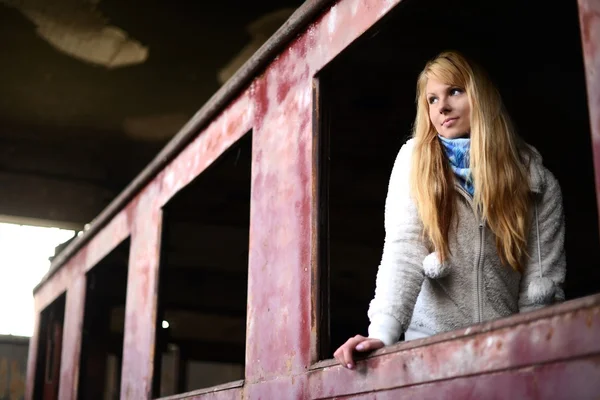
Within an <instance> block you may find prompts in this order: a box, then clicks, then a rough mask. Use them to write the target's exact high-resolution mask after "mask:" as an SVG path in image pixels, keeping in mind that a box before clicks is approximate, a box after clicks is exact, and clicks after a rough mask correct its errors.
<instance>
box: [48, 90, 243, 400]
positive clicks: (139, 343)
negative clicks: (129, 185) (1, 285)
mask: <svg viewBox="0 0 600 400" xmlns="http://www.w3.org/2000/svg"><path fill="white" fill-rule="evenodd" d="M252 112H253V110H252V105H251V104H250V103H249V101H248V96H247V94H243V95H241V96H240V97H239V98H238V100H237V101H236V102H235V103H234V104H232V105H231V106H230V108H228V109H227V110H225V111H224V112H223V113H221V114H220V115H219V117H218V118H217V119H216V120H215V121H214V122H213V123H212V124H210V125H209V126H208V127H207V128H206V130H205V131H203V132H202V133H201V134H200V135H199V136H198V137H197V138H196V139H195V140H194V141H193V142H192V143H190V144H189V146H188V147H187V148H186V149H185V150H184V151H183V152H182V153H181V154H180V155H179V156H178V157H177V158H175V159H174V160H173V161H172V162H171V163H170V164H169V165H168V166H167V167H166V168H165V170H164V171H163V172H162V173H160V174H159V175H158V176H157V177H156V179H155V180H154V181H153V182H152V183H151V184H149V185H148V186H147V187H146V188H145V189H144V190H143V191H142V192H141V193H140V194H139V195H138V197H137V198H136V199H135V200H134V201H133V202H132V204H130V208H129V213H128V215H130V221H131V224H132V225H131V232H132V245H131V254H130V261H129V277H128V284H127V305H126V319H125V339H124V343H125V346H124V352H123V373H122V383H121V396H122V397H123V398H136V399H137V398H140V399H141V398H148V397H149V396H150V392H151V387H152V373H153V365H152V364H153V361H154V341H155V329H156V313H157V309H156V307H157V303H156V302H157V295H158V268H159V260H160V236H161V226H162V214H161V209H162V206H164V204H165V203H166V202H167V201H168V200H169V199H170V198H171V197H172V196H173V195H175V194H176V193H177V192H178V191H179V190H181V189H182V188H184V187H185V185H187V184H188V183H189V182H191V181H192V180H193V179H194V178H195V177H197V176H198V175H199V174H200V173H201V172H202V171H204V169H205V168H207V167H208V166H209V165H210V164H211V163H212V162H213V161H215V160H216V159H217V158H218V157H219V155H221V154H222V153H223V152H224V151H225V150H227V149H228V148H229V147H230V146H231V145H232V144H233V143H235V142H236V141H237V140H238V139H239V138H241V137H242V136H243V135H244V134H245V133H247V132H248V131H249V130H250V128H251V126H252V125H251V122H252ZM58 273H60V271H59V272H58Z"/></svg>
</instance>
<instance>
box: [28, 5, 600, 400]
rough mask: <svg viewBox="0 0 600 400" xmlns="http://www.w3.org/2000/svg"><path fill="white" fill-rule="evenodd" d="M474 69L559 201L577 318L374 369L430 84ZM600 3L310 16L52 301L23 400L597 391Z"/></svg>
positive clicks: (102, 225) (396, 351)
mask: <svg viewBox="0 0 600 400" xmlns="http://www.w3.org/2000/svg"><path fill="white" fill-rule="evenodd" d="M448 48H453V49H458V50H462V51H463V52H465V53H468V54H469V55H471V56H472V57H474V58H476V59H478V61H480V62H481V63H482V64H483V65H484V66H485V67H486V68H487V69H488V71H490V74H491V75H492V78H493V79H494V80H495V81H496V83H497V84H498V86H499V88H500V90H501V92H502V94H503V97H504V99H505V101H506V104H507V107H508V108H509V110H510V112H511V114H512V115H513V116H514V118H515V121H516V124H517V126H518V127H519V131H520V133H521V135H522V136H523V137H524V138H525V139H526V140H527V141H528V142H530V143H532V144H533V145H535V146H536V147H537V148H538V149H539V150H540V152H541V153H542V155H543V156H544V159H545V163H546V164H547V165H548V167H549V168H550V169H551V170H552V171H553V172H554V173H555V175H556V176H557V178H558V179H559V181H560V183H561V186H562V188H563V192H564V194H563V196H564V202H565V213H566V220H567V243H566V247H567V264H568V273H567V274H568V275H567V281H566V284H565V289H566V293H567V297H568V301H567V302H565V303H563V304H560V305H556V306H552V307H548V308H545V309H542V310H538V311H535V312H531V313H523V314H519V315H515V316H513V317H510V318H506V319H502V320H497V321H491V322H486V323H482V324H478V325H474V326H471V327H468V328H464V329H460V330H457V331H453V332H447V333H443V334H440V335H436V336H433V337H430V338H426V339H420V340H414V341H408V342H399V343H397V344H396V345H393V346H389V347H386V348H384V349H381V350H379V351H377V352H375V353H373V354H370V355H368V356H367V357H365V358H364V359H362V360H360V361H359V362H358V365H357V368H356V370H347V369H344V368H341V367H340V366H338V365H336V363H335V362H334V361H332V360H331V356H332V353H333V349H334V348H335V347H336V346H337V345H339V344H340V343H341V342H342V341H343V340H344V339H345V338H346V337H348V336H349V335H352V334H355V333H364V332H365V330H366V327H367V319H366V308H367V306H368V302H369V300H370V297H371V296H372V294H373V287H374V283H375V273H376V269H377V265H378V261H379V260H378V258H379V257H380V252H381V247H382V243H383V202H384V199H385V191H386V189H387V187H386V185H387V179H388V176H389V172H390V170H391V166H392V163H393V160H394V157H395V155H396V153H397V151H398V149H399V147H400V146H401V144H402V141H403V140H404V138H405V137H406V136H407V135H408V133H409V132H410V126H411V121H412V119H413V117H414V110H415V109H414V107H415V106H414V93H415V83H416V76H417V74H418V72H419V71H420V69H421V68H422V67H423V65H424V63H425V61H426V60H427V59H429V58H431V57H433V56H434V55H435V54H437V53H438V52H439V51H441V50H445V49H448ZM598 193H600V0H579V3H577V2H575V1H565V2H557V3H556V4H551V3H548V2H541V1H532V2H520V1H516V0H507V1H503V2H495V3H491V2H477V1H473V0H451V1H448V0H444V1H442V0H403V1H399V0H338V1H335V2H334V1H328V0H309V1H306V2H305V3H304V5H303V6H301V7H300V8H299V9H298V10H297V11H296V13H295V14H293V16H292V17H291V18H290V19H289V20H288V21H287V22H286V23H285V24H284V25H283V26H282V27H281V28H280V29H279V31H278V32H277V33H276V34H275V35H274V36H273V37H272V38H271V39H270V40H269V41H268V42H267V43H266V44H265V45H264V46H263V47H262V48H261V49H260V50H259V51H258V52H257V53H256V54H255V55H254V56H253V57H252V58H251V59H250V60H249V61H248V62H247V63H246V64H245V65H244V67H243V68H242V69H241V70H240V71H238V73H237V74H236V75H235V76H234V77H233V78H232V79H231V80H230V81H229V82H228V83H227V84H226V85H225V86H223V87H222V88H221V89H220V90H219V91H218V92H217V93H216V94H215V95H214V96H213V97H212V99H211V100H210V101H209V102H208V103H207V104H206V105H205V106H204V107H202V108H201V109H200V110H199V111H198V113H197V114H196V115H195V116H194V117H193V118H192V119H191V120H190V121H189V123H187V125H185V126H184V127H183V128H182V129H181V131H180V132H179V133H178V134H177V136H175V137H174V139H173V140H172V141H171V142H170V143H169V144H168V145H167V146H166V147H165V148H164V149H163V151H161V152H160V154H159V155H158V156H157V157H156V158H155V159H154V160H153V162H152V163H151V164H150V165H148V167H147V168H146V169H145V170H144V171H143V172H142V173H141V174H140V175H139V176H138V177H137V178H136V179H135V180H134V181H133V182H132V183H131V184H130V185H129V187H128V188H127V189H126V190H125V191H124V192H123V193H121V195H119V197H118V198H116V199H115V200H114V201H113V203H111V205H110V206H109V207H108V208H107V209H105V210H104V211H103V212H102V213H101V214H100V215H99V216H98V217H97V219H96V220H94V221H93V222H92V224H91V225H90V228H89V229H88V230H87V231H86V232H85V233H84V234H83V235H81V236H80V237H78V238H77V239H76V240H75V241H73V242H72V243H71V244H70V245H69V246H68V247H67V248H66V249H65V250H64V251H63V252H62V253H60V254H59V255H58V257H56V258H55V260H54V261H53V265H52V267H51V270H50V272H49V273H48V274H47V276H46V277H45V278H44V279H43V281H42V282H41V283H40V284H39V285H38V287H37V288H36V289H35V307H36V313H37V314H36V323H35V333H34V337H33V338H32V340H31V344H30V350H29V362H28V368H27V386H26V398H27V399H34V398H35V399H55V398H60V399H75V398H81V399H96V398H97V399H109V398H122V399H148V398H156V397H166V396H172V397H169V398H173V399H175V398H198V399H326V398H327V399H328V398H357V399H374V398H378V399H379V398H380V399H388V398H389V399H396V398H422V399H433V398H435V399H439V398H448V399H450V398H451V399H481V398H519V399H521V398H532V399H537V398H539V399H542V398H543V399H550V398H553V399H562V398H564V399H567V398H568V399H586V398H597V396H598V393H600V340H598V338H600V296H599V295H597V294H595V293H597V292H600V290H599V289H600V288H599V284H598V282H600V268H599V267H600V247H599V246H598V243H599V234H598V228H599V223H598V221H599V219H598V204H599V203H598V196H597V195H598Z"/></svg>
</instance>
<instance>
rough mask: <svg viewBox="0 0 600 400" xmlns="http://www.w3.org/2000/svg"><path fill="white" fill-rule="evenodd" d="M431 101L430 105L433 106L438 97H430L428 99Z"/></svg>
mask: <svg viewBox="0 0 600 400" xmlns="http://www.w3.org/2000/svg"><path fill="white" fill-rule="evenodd" d="M427 100H428V101H429V104H433V103H435V102H436V101H437V97H430V98H429V99H427Z"/></svg>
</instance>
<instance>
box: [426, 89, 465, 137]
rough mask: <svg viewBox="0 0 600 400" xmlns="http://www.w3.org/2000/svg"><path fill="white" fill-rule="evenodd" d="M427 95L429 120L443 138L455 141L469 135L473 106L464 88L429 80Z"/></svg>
mask: <svg viewBox="0 0 600 400" xmlns="http://www.w3.org/2000/svg"><path fill="white" fill-rule="evenodd" d="M425 95H426V96H427V97H426V98H427V104H429V119H430V120H431V123H432V124H433V126H434V127H435V129H436V130H437V132H438V133H439V134H440V135H441V136H443V137H445V138H447V139H454V138H457V137H463V136H468V135H469V133H470V132H471V106H470V105H469V99H468V97H467V93H466V92H465V89H464V88H461V87H458V86H452V85H447V84H445V83H442V82H440V81H438V80H435V79H433V78H429V79H428V80H427V85H426V86H425Z"/></svg>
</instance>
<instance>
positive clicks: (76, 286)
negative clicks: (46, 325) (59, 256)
mask: <svg viewBox="0 0 600 400" xmlns="http://www.w3.org/2000/svg"><path fill="white" fill-rule="evenodd" d="M85 290H86V278H85V275H80V276H78V277H77V278H75V279H74V280H73V282H71V284H70V285H69V288H68V290H67V299H66V304H65V322H64V328H63V344H62V355H61V358H60V360H61V361H60V386H59V390H58V398H59V399H61V400H70V399H73V400H74V399H77V388H78V384H79V382H78V378H79V359H80V354H81V335H82V332H81V328H82V326H83V317H84V315H83V314H84V309H85Z"/></svg>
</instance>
